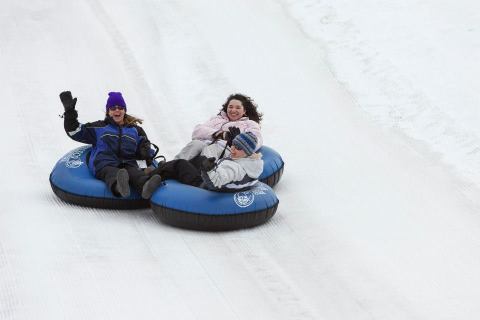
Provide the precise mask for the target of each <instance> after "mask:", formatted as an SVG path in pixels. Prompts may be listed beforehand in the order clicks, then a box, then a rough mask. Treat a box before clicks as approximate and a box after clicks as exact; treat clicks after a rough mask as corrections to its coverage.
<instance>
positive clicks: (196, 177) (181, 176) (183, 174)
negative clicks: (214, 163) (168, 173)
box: [177, 159, 203, 187]
mask: <svg viewBox="0 0 480 320" xmlns="http://www.w3.org/2000/svg"><path fill="white" fill-rule="evenodd" d="M177 175H178V177H177V179H178V181H180V182H181V183H185V184H188V185H191V186H194V187H198V186H199V185H200V184H202V181H203V180H202V177H201V175H200V170H199V169H197V168H196V167H195V166H194V165H193V164H192V163H191V162H190V161H187V160H183V159H180V160H179V161H178V163H177Z"/></svg>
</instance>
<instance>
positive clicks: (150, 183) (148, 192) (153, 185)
mask: <svg viewBox="0 0 480 320" xmlns="http://www.w3.org/2000/svg"><path fill="white" fill-rule="evenodd" d="M161 184H162V177H161V176H160V175H159V174H154V175H153V176H152V177H151V178H150V179H148V180H147V182H145V184H144V185H143V189H142V198H143V199H150V197H151V196H152V194H153V192H154V191H155V190H157V188H158V187H159V186H160V185H161Z"/></svg>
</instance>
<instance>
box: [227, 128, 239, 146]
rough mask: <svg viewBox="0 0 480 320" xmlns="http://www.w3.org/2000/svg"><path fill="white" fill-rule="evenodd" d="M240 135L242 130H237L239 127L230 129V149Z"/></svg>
mask: <svg viewBox="0 0 480 320" xmlns="http://www.w3.org/2000/svg"><path fill="white" fill-rule="evenodd" d="M239 134H240V129H239V128H237V127H230V128H228V132H227V134H226V135H227V139H226V140H227V145H228V146H229V147H231V146H232V141H233V139H235V137H236V136H238V135H239Z"/></svg>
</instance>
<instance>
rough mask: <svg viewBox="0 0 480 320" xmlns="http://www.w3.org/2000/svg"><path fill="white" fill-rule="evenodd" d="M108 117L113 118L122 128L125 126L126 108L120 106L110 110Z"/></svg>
mask: <svg viewBox="0 0 480 320" xmlns="http://www.w3.org/2000/svg"><path fill="white" fill-rule="evenodd" d="M108 116H109V117H111V118H112V119H113V121H115V123H116V124H118V125H119V126H121V125H123V124H124V119H125V108H124V107H119V106H113V107H111V108H108Z"/></svg>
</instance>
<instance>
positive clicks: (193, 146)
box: [174, 140, 208, 160]
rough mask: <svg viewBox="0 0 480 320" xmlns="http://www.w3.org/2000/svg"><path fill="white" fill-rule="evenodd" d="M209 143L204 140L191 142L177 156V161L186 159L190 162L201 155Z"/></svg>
mask: <svg viewBox="0 0 480 320" xmlns="http://www.w3.org/2000/svg"><path fill="white" fill-rule="evenodd" d="M207 145H208V143H207V142H205V141H202V140H192V141H190V142H189V143H188V144H187V145H186V146H185V147H183V149H182V150H180V152H179V153H178V154H177V155H176V156H175V158H174V159H175V160H176V159H185V160H190V159H192V158H193V157H195V156H196V155H199V154H200V152H202V150H203V148H205V146H207Z"/></svg>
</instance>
